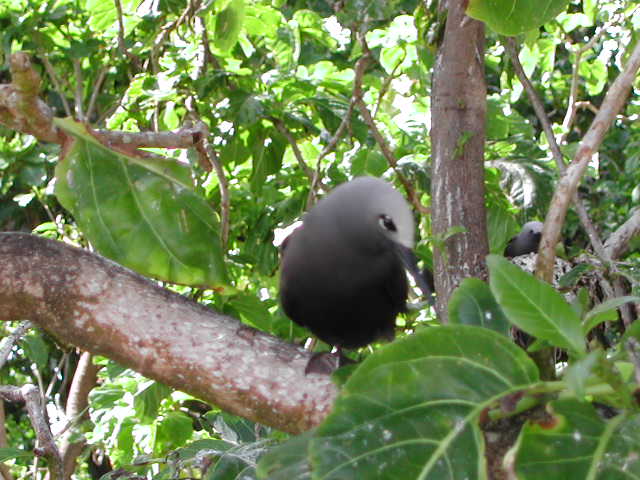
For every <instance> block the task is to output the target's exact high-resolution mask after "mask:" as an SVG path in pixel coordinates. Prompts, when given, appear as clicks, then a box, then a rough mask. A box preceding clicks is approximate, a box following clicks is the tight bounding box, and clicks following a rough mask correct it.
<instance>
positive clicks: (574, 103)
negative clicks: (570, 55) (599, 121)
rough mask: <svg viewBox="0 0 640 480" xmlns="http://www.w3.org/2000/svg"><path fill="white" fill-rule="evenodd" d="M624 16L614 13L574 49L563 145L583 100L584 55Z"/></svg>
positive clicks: (560, 137)
mask: <svg viewBox="0 0 640 480" xmlns="http://www.w3.org/2000/svg"><path fill="white" fill-rule="evenodd" d="M636 10H638V7H636V8H635V9H634V10H633V12H631V15H633V14H634V13H635V12H636ZM623 18H624V16H622V15H614V17H613V18H612V19H611V20H610V21H609V22H607V23H605V24H604V25H602V27H600V28H599V29H598V31H597V32H596V33H595V35H593V37H591V38H590V39H589V41H588V42H587V43H585V44H584V45H582V46H581V47H579V48H577V49H576V50H575V51H574V54H575V56H576V59H575V61H574V62H573V67H572V71H571V86H570V88H569V100H568V102H567V112H566V113H565V116H564V119H563V120H562V133H561V134H560V135H559V137H558V143H559V144H560V145H563V144H564V143H565V142H566V140H567V137H568V136H569V133H570V132H571V128H572V126H573V123H574V122H575V119H576V113H577V110H578V104H579V103H582V102H578V82H579V80H580V79H579V70H580V64H581V63H582V56H583V55H584V54H585V53H587V52H588V51H589V50H591V49H592V48H593V47H594V45H595V44H596V42H597V41H598V40H599V39H600V38H601V37H602V35H604V34H605V33H606V32H607V31H609V30H610V29H611V27H612V26H613V25H615V24H616V23H618V22H619V21H621V20H622V19H623ZM627 18H632V17H631V16H629V17H627ZM594 113H597V112H594Z"/></svg>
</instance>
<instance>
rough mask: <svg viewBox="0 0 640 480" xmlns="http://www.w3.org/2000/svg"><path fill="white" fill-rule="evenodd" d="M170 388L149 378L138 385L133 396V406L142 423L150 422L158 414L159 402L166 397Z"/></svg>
mask: <svg viewBox="0 0 640 480" xmlns="http://www.w3.org/2000/svg"><path fill="white" fill-rule="evenodd" d="M170 393H171V389H170V388H169V387H167V386H166V385H163V384H162V383H158V382H156V381H153V380H149V381H147V382H145V383H143V384H141V385H140V389H139V390H138V392H136V394H135V396H134V403H133V405H134V408H135V411H136V417H137V418H138V419H139V420H140V422H142V423H152V422H154V421H155V420H156V417H157V416H158V409H159V408H160V402H162V400H163V399H165V398H167V397H168V396H169V394H170Z"/></svg>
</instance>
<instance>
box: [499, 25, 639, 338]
mask: <svg viewBox="0 0 640 480" xmlns="http://www.w3.org/2000/svg"><path fill="white" fill-rule="evenodd" d="M506 47H507V51H508V53H509V56H510V58H511V62H512V64H513V68H514V71H515V72H516V75H517V76H518V79H519V80H520V83H522V85H523V86H524V89H525V91H526V92H527V95H528V96H529V100H530V102H531V104H532V106H533V109H534V111H535V113H536V116H537V117H538V120H539V121H540V124H541V125H542V129H543V131H544V133H545V136H546V137H547V141H548V142H549V147H550V148H551V152H552V154H553V158H554V160H555V162H556V165H557V166H558V170H559V171H560V173H561V174H562V175H564V174H565V173H566V170H567V168H566V166H565V164H564V159H563V156H562V152H561V151H560V147H559V145H558V143H557V141H556V138H555V136H554V135H553V129H552V127H551V121H550V120H549V117H548V116H547V114H546V112H545V110H544V105H543V103H542V101H541V100H540V97H539V96H538V93H537V92H536V90H535V88H534V86H533V84H532V83H531V81H530V80H529V79H528V77H527V75H526V73H525V71H524V69H523V68H522V65H521V64H520V60H519V58H518V50H517V46H516V41H515V39H514V38H513V37H511V38H509V39H507V46H506ZM572 201H573V204H574V206H575V208H576V212H577V214H578V217H579V219H580V223H581V224H582V226H583V228H584V229H585V231H586V232H587V235H588V236H589V241H590V242H591V245H592V247H593V250H594V252H595V253H596V255H597V256H598V258H599V259H600V261H601V262H602V263H603V264H604V265H605V266H607V267H608V268H611V269H614V270H615V268H614V266H613V265H612V262H611V256H610V255H609V254H608V252H607V251H606V249H605V247H604V244H603V242H602V239H601V238H600V235H599V234H598V231H597V230H596V228H595V226H594V225H593V222H591V219H590V218H589V214H588V212H587V208H586V206H585V205H584V203H583V202H582V200H581V199H580V197H579V196H578V194H577V191H574V192H573V195H572ZM544 228H545V229H548V228H549V229H551V228H553V229H555V230H557V232H554V234H556V235H558V237H559V236H560V230H561V229H562V224H561V223H560V224H553V225H547V222H545V227H544ZM600 283H601V286H602V288H603V290H604V292H605V296H606V298H613V297H616V296H620V295H623V290H622V286H621V284H620V282H617V281H616V282H614V284H613V285H612V284H611V283H610V282H609V281H608V280H607V279H605V278H602V279H601V282H600ZM620 313H621V315H622V320H623V322H624V324H625V325H626V326H628V325H629V324H630V323H631V322H632V321H633V316H632V313H631V309H630V307H629V305H623V306H622V307H621V308H620Z"/></svg>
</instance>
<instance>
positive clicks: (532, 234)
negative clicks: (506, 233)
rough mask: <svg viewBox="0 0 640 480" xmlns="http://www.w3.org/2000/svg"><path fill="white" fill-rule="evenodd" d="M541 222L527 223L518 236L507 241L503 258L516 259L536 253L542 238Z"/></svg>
mask: <svg viewBox="0 0 640 480" xmlns="http://www.w3.org/2000/svg"><path fill="white" fill-rule="evenodd" d="M542 226H543V224H542V222H527V223H525V224H524V225H523V227H522V230H521V231H520V233H519V234H518V235H516V236H515V237H513V238H512V239H511V240H509V243H508V244H507V248H505V249H504V256H505V257H518V256H520V255H526V254H527V253H536V252H537V251H538V247H539V246H540V238H541V237H542Z"/></svg>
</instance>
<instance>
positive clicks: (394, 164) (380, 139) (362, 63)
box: [353, 33, 430, 214]
mask: <svg viewBox="0 0 640 480" xmlns="http://www.w3.org/2000/svg"><path fill="white" fill-rule="evenodd" d="M358 38H359V40H360V43H361V45H362V51H363V54H362V56H361V57H360V59H359V60H358V61H357V62H356V68H355V78H354V81H353V84H354V86H353V97H354V98H355V102H356V106H357V107H358V109H359V110H360V115H362V119H363V121H364V123H366V124H367V126H368V127H369V128H370V129H371V134H372V135H373V138H374V139H375V140H376V143H377V144H378V146H379V147H380V150H381V151H382V155H384V157H385V158H386V160H387V162H388V163H389V166H390V167H391V168H392V169H393V170H394V172H395V173H396V176H397V177H398V180H399V181H400V183H402V186H403V187H404V189H405V191H406V192H407V196H408V197H409V201H410V202H411V203H412V204H413V206H414V207H415V208H416V209H417V210H418V211H419V212H420V213H422V214H429V213H430V212H429V209H428V208H427V207H425V206H424V205H423V204H422V202H420V197H419V196H418V195H417V194H416V191H415V189H414V187H413V185H412V184H411V182H410V181H409V180H408V179H407V178H406V177H405V176H404V174H403V173H402V172H401V171H400V169H399V168H398V160H397V159H396V158H395V156H394V155H393V152H392V151H391V148H390V147H389V144H388V142H387V140H386V139H385V138H384V136H383V135H382V133H380V130H379V129H378V127H377V126H376V123H375V121H374V120H373V117H372V116H371V112H370V111H369V109H368V107H367V104H366V103H365V102H364V99H363V91H362V79H363V77H364V72H365V70H366V68H367V66H368V65H369V62H370V60H371V59H372V58H373V57H372V55H371V51H370V50H369V47H368V46H367V43H366V40H365V37H364V35H363V34H360V33H358Z"/></svg>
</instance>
